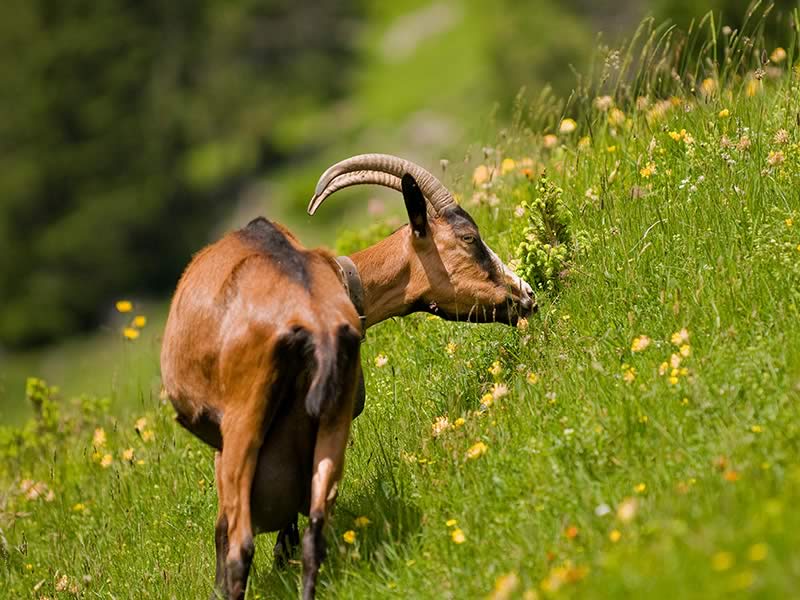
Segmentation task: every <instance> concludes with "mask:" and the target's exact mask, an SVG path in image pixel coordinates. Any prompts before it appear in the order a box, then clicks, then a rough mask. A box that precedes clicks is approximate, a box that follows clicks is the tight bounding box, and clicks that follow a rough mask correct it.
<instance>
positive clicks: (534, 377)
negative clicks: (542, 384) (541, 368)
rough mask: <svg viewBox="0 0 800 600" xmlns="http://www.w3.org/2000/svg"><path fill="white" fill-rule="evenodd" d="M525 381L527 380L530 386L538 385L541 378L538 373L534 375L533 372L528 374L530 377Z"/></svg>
mask: <svg viewBox="0 0 800 600" xmlns="http://www.w3.org/2000/svg"><path fill="white" fill-rule="evenodd" d="M525 379H527V381H528V383H530V384H536V383H538V382H539V376H538V375H537V374H536V373H534V372H533V371H531V372H530V373H528V375H527V376H526V377H525Z"/></svg>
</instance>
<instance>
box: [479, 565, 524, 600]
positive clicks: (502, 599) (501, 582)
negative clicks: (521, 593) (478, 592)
mask: <svg viewBox="0 0 800 600" xmlns="http://www.w3.org/2000/svg"><path fill="white" fill-rule="evenodd" d="M517 587H519V576H518V575H517V574H516V573H514V572H511V573H506V574H505V575H501V576H500V577H498V578H497V579H496V580H495V582H494V589H493V590H492V593H491V594H489V596H488V598H487V600H508V599H509V598H511V596H512V594H513V593H514V590H516V589H517Z"/></svg>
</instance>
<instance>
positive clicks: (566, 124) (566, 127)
mask: <svg viewBox="0 0 800 600" xmlns="http://www.w3.org/2000/svg"><path fill="white" fill-rule="evenodd" d="M577 128H578V124H577V123H576V122H575V119H569V118H567V119H563V120H562V121H561V125H560V126H559V127H558V130H559V132H561V133H572V132H573V131H575V130H576V129H577Z"/></svg>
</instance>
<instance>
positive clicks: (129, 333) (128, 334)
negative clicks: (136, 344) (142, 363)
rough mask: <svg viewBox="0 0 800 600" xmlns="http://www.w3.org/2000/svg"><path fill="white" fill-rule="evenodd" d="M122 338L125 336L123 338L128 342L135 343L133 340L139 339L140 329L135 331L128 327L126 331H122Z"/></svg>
mask: <svg viewBox="0 0 800 600" xmlns="http://www.w3.org/2000/svg"><path fill="white" fill-rule="evenodd" d="M122 336H123V337H124V338H125V339H126V340H131V341H133V340H135V339H138V337H139V330H138V329H134V328H133V327H126V328H125V329H123V330H122Z"/></svg>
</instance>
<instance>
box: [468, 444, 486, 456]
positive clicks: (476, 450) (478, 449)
mask: <svg viewBox="0 0 800 600" xmlns="http://www.w3.org/2000/svg"><path fill="white" fill-rule="evenodd" d="M488 450H489V447H488V446H487V445H486V444H484V443H483V442H477V443H475V444H473V445H472V446H471V447H470V449H469V450H467V458H468V459H470V460H473V459H476V458H479V457H481V456H483V455H484V454H486V452H487V451H488Z"/></svg>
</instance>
